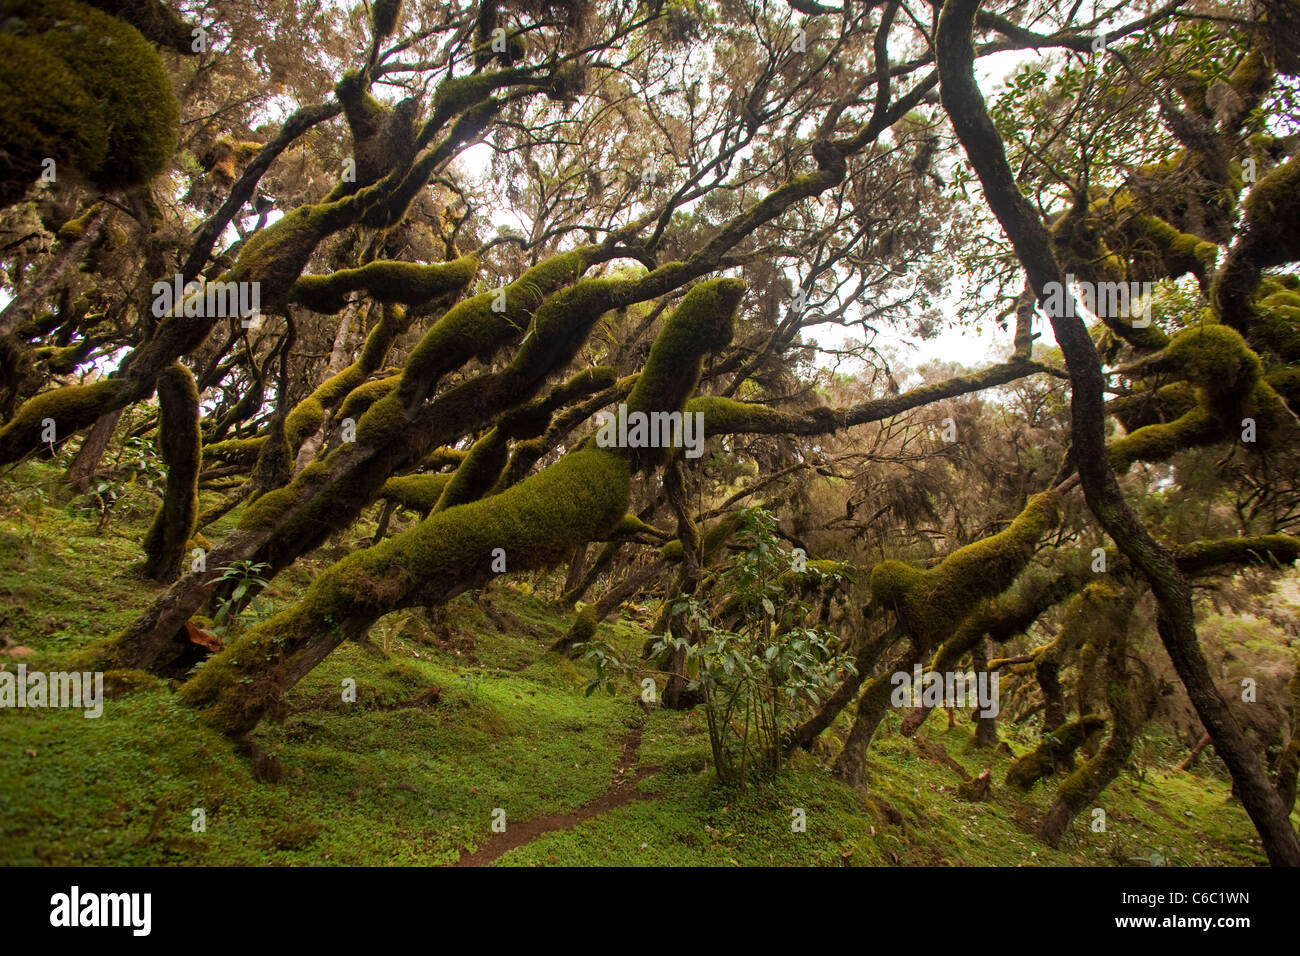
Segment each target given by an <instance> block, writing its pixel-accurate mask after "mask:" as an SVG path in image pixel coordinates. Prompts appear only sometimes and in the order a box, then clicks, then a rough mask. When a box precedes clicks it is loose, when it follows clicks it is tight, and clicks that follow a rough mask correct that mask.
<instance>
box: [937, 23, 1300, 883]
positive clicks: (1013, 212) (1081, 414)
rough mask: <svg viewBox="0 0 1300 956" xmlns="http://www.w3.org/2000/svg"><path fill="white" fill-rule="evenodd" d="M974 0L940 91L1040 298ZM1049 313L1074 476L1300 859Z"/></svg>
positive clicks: (1051, 279) (1288, 855) (1246, 793)
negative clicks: (991, 103) (1137, 574)
mask: <svg viewBox="0 0 1300 956" xmlns="http://www.w3.org/2000/svg"><path fill="white" fill-rule="evenodd" d="M978 9H979V0H946V2H945V3H944V5H943V10H942V13H941V14H940V17H939V27H938V30H937V33H936V44H935V46H936V51H937V53H936V60H937V65H938V68H939V80H940V97H941V100H942V102H943V106H944V110H945V112H946V113H947V114H948V118H949V120H950V121H951V122H952V125H953V129H954V131H955V132H956V134H957V138H958V139H959V140H960V141H961V144H962V146H963V148H964V149H965V152H966V155H967V158H968V159H969V160H970V162H971V165H972V166H973V167H974V168H975V171H976V173H977V174H978V176H979V178H980V182H981V184H982V185H983V187H984V194H985V197H986V199H987V200H988V204H989V208H990V209H991V210H992V211H993V213H994V215H996V216H997V218H998V221H999V222H1000V223H1001V224H1002V227H1003V230H1004V231H1005V232H1006V234H1007V238H1008V239H1010V240H1011V244H1012V246H1013V247H1014V248H1015V251H1016V256H1017V257H1018V258H1019V260H1020V262H1021V264H1022V265H1023V266H1024V268H1025V272H1026V274H1027V276H1028V278H1029V281H1030V284H1031V285H1032V287H1033V289H1034V293H1035V295H1036V296H1037V297H1038V299H1039V301H1043V302H1046V301H1049V296H1048V291H1047V286H1048V284H1049V283H1056V284H1057V286H1058V287H1059V288H1065V274H1064V272H1063V270H1062V269H1061V267H1060V265H1059V263H1058V262H1057V261H1056V258H1055V255H1054V253H1053V251H1052V240H1051V235H1050V234H1049V233H1048V231H1047V229H1046V227H1045V226H1044V225H1043V222H1042V220H1041V219H1040V218H1039V216H1038V213H1037V212H1036V211H1035V210H1034V208H1033V206H1031V205H1030V204H1029V202H1028V201H1027V200H1026V199H1025V198H1024V196H1022V195H1021V194H1020V191H1019V188H1018V186H1017V184H1016V181H1015V177H1014V175H1013V174H1012V171H1011V168H1010V166H1009V165H1008V164H1007V159H1006V152H1005V150H1004V149H1003V145H1002V139H1001V136H1000V135H999V134H998V131H997V128H996V127H995V126H994V125H993V121H992V120H991V119H990V118H989V114H988V110H987V108H986V107H985V104H984V99H983V95H982V94H981V92H980V89H979V86H978V84H977V83H976V82H975V74H974V58H975V49H974V41H973V38H972V33H971V31H972V26H973V23H974V19H975V14H976V12H977V10H978ZM1059 312H1060V314H1051V315H1050V316H1049V317H1050V319H1051V322H1052V328H1053V331H1054V332H1055V334H1056V341H1057V344H1058V345H1059V346H1060V348H1061V352H1062V354H1063V355H1064V356H1065V361H1066V365H1067V367H1068V369H1069V372H1070V382H1071V386H1072V391H1073V395H1072V400H1071V415H1072V419H1073V439H1074V448H1075V456H1076V461H1077V462H1078V466H1079V475H1080V477H1081V479H1082V481H1083V489H1084V496H1085V498H1086V499H1087V501H1088V507H1089V508H1090V509H1091V510H1092V513H1093V514H1094V515H1096V517H1097V520H1098V521H1099V522H1100V523H1101V526H1102V528H1103V529H1105V531H1106V533H1107V534H1108V535H1110V537H1111V540H1113V541H1114V542H1115V543H1116V544H1117V545H1118V546H1119V548H1120V550H1121V551H1122V552H1123V553H1124V554H1125V556H1126V557H1128V559H1129V560H1130V561H1132V562H1133V564H1134V566H1135V567H1136V568H1138V570H1140V571H1141V573H1142V574H1143V575H1144V576H1145V577H1146V579H1147V580H1148V582H1149V583H1150V585H1151V590H1152V592H1153V593H1154V594H1155V597H1156V600H1157V602H1158V604H1159V612H1158V621H1157V626H1158V629H1159V632H1160V638H1161V641H1162V642H1163V643H1164V645H1165V649H1166V651H1167V652H1168V653H1169V657H1170V659H1171V660H1172V661H1173V665H1174V669H1175V671H1177V673H1178V676H1179V678H1180V679H1181V680H1182V682H1183V686H1184V687H1185V688H1186V690H1187V695H1188V697H1189V698H1190V699H1191V701H1192V705H1193V706H1194V707H1195V708H1196V712H1197V714H1198V715H1199V716H1200V718H1201V723H1202V724H1204V726H1205V729H1206V730H1207V731H1208V732H1209V734H1210V736H1211V737H1212V738H1213V739H1214V744H1215V750H1216V751H1217V752H1218V754H1219V756H1220V757H1221V758H1222V759H1223V762H1224V763H1225V764H1227V766H1228V770H1229V771H1230V772H1231V774H1232V778H1233V781H1234V783H1235V784H1236V785H1237V791H1238V794H1239V795H1240V797H1241V801H1242V804H1243V805H1244V806H1245V808H1246V812H1247V813H1248V814H1249V815H1250V818H1251V820H1252V821H1253V822H1254V824H1255V826H1256V828H1257V829H1258V831H1259V834H1260V838H1261V840H1262V842H1263V844H1264V850H1265V852H1266V853H1267V854H1268V858H1269V860H1270V862H1272V863H1273V864H1274V865H1285V866H1300V837H1297V835H1296V831H1295V828H1294V827H1293V826H1292V825H1291V820H1290V815H1289V813H1288V812H1287V811H1286V809H1285V808H1284V807H1283V805H1282V800H1281V798H1280V797H1279V796H1278V793H1277V789H1276V788H1275V787H1274V786H1273V783H1272V781H1270V780H1269V779H1268V775H1267V773H1266V772H1265V770H1264V767H1263V765H1262V764H1261V762H1260V760H1259V756H1258V755H1257V754H1256V753H1255V752H1254V751H1253V749H1252V748H1251V747H1250V745H1249V743H1248V742H1247V740H1246V738H1245V735H1244V734H1243V733H1242V731H1241V727H1240V725H1238V723H1237V721H1236V720H1235V719H1234V718H1233V716H1232V714H1231V712H1230V711H1229V710H1228V707H1227V704H1226V703H1225V702H1224V701H1223V698H1221V697H1220V696H1219V694H1218V692H1217V690H1216V689H1215V687H1214V682H1213V680H1212V679H1211V677H1210V670H1209V667H1208V665H1207V664H1206V662H1205V657H1204V655H1203V654H1202V653H1201V649H1200V644H1199V641H1198V639H1197V635H1196V623H1195V618H1194V615H1193V612H1192V601H1191V590H1190V588H1189V587H1188V585H1187V582H1186V581H1185V580H1184V579H1183V577H1182V575H1181V574H1180V573H1179V571H1178V568H1177V567H1176V565H1175V564H1174V561H1173V558H1172V556H1171V555H1170V554H1169V553H1168V551H1167V550H1166V549H1164V548H1162V547H1161V546H1160V545H1159V544H1158V543H1157V542H1156V541H1155V540H1154V539H1153V538H1152V537H1151V535H1150V534H1149V533H1148V532H1147V530H1146V528H1145V527H1144V526H1143V525H1142V523H1141V522H1140V521H1139V520H1138V518H1137V516H1136V515H1135V514H1134V513H1133V511H1132V510H1131V509H1130V508H1129V507H1128V503H1127V502H1126V501H1125V500H1124V496H1123V493H1122V492H1121V491H1120V488H1119V484H1118V482H1117V481H1116V478H1115V473H1114V471H1113V470H1112V469H1111V466H1110V458H1109V454H1108V451H1107V448H1106V435H1105V384H1106V383H1105V379H1104V376H1103V375H1102V371H1101V364H1100V359H1099V357H1098V355H1097V349H1096V346H1095V344H1094V343H1093V341H1092V339H1091V337H1089V335H1088V330H1087V328H1086V327H1085V326H1084V324H1083V320H1082V319H1080V318H1079V317H1078V316H1077V315H1067V314H1065V310H1064V309H1063V308H1062V309H1060V310H1059Z"/></svg>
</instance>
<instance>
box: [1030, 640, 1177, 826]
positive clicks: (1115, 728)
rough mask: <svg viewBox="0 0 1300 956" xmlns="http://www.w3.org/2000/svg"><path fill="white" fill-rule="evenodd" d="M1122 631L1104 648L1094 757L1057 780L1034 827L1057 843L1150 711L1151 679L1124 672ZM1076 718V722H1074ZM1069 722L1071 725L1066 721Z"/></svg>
mask: <svg viewBox="0 0 1300 956" xmlns="http://www.w3.org/2000/svg"><path fill="white" fill-rule="evenodd" d="M1128 648H1129V642H1128V639H1127V635H1126V634H1123V633H1120V634H1116V635H1115V636H1114V637H1113V638H1112V639H1111V641H1110V646H1109V648H1108V649H1107V652H1106V702H1107V704H1108V706H1109V709H1110V735H1109V736H1108V737H1107V738H1106V742H1105V743H1104V744H1102V746H1101V749H1100V750H1098V751H1097V755H1096V756H1095V757H1092V758H1090V759H1089V760H1088V761H1087V762H1086V763H1084V764H1082V765H1080V766H1079V768H1078V769H1077V770H1075V771H1074V772H1073V773H1072V774H1070V775H1069V776H1068V777H1066V778H1065V779H1064V780H1063V781H1061V786H1060V787H1059V788H1058V790H1057V792H1056V802H1055V803H1053V804H1052V808H1051V809H1050V810H1049V811H1048V812H1047V816H1046V817H1044V818H1043V822H1042V823H1041V824H1040V825H1039V827H1038V838H1039V839H1040V840H1042V841H1043V842H1044V843H1047V844H1048V845H1050V846H1057V845H1059V844H1060V842H1061V838H1062V837H1063V836H1065V832H1066V830H1068V829H1069V828H1070V823H1071V821H1073V820H1074V818H1075V817H1076V816H1078V815H1079V814H1080V813H1082V812H1083V811H1084V810H1086V809H1088V808H1089V807H1091V806H1093V805H1094V804H1095V802H1096V800H1097V797H1098V796H1100V794H1101V792H1102V791H1103V790H1105V789H1106V787H1107V786H1108V785H1109V784H1110V783H1111V781H1113V780H1114V779H1115V778H1116V777H1117V776H1119V773H1120V771H1121V770H1123V769H1124V766H1125V764H1127V763H1128V759H1129V756H1130V755H1131V754H1132V753H1133V742H1134V740H1136V739H1137V735H1138V734H1139V733H1140V732H1141V731H1142V727H1143V726H1144V725H1145V724H1146V722H1147V721H1148V720H1150V719H1151V715H1152V714H1153V713H1154V712H1155V707H1156V694H1155V683H1154V681H1153V679H1152V677H1151V674H1150V672H1148V671H1146V668H1145V665H1142V669H1143V671H1144V673H1142V674H1140V675H1133V674H1130V671H1129V666H1128V660H1127V655H1128ZM1079 723H1082V721H1080V722H1079ZM1067 726H1075V725H1067Z"/></svg>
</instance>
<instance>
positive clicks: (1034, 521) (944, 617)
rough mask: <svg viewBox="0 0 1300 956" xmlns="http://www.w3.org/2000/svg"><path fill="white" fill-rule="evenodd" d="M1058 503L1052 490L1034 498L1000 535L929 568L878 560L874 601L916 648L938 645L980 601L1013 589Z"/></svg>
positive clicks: (1052, 521) (1053, 520)
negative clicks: (888, 611) (895, 620)
mask: <svg viewBox="0 0 1300 956" xmlns="http://www.w3.org/2000/svg"><path fill="white" fill-rule="evenodd" d="M1058 498H1059V496H1058V495H1057V494H1056V493H1055V492H1052V491H1045V492H1042V493H1041V494H1037V495H1034V496H1033V497H1032V498H1030V499H1029V501H1028V502H1027V503H1026V505H1025V508H1024V510H1023V511H1022V512H1021V513H1020V514H1019V515H1018V516H1017V517H1016V519H1015V520H1014V521H1012V522H1011V524H1010V525H1008V526H1007V527H1006V528H1005V529H1004V530H1002V531H1000V532H998V533H997V534H995V535H991V536H989V537H987V538H982V539H981V540H979V541H975V542H972V543H971V544H968V545H966V546H965V547H963V548H958V549H957V550H956V551H954V552H953V553H952V554H950V555H948V556H947V557H946V558H944V559H943V561H941V562H939V564H937V565H935V566H934V567H933V568H928V569H925V570H922V569H920V568H915V567H912V566H911V565H908V564H904V563H903V562H901V561H882V562H881V563H880V564H877V565H876V566H875V567H874V568H873V569H872V571H871V596H872V600H873V601H875V602H876V603H878V604H881V605H882V606H885V607H892V608H893V609H894V610H895V611H896V612H897V614H898V617H899V621H900V622H901V623H902V624H903V626H904V628H905V629H906V630H907V632H908V633H909V634H910V635H911V636H912V638H913V639H914V640H915V641H917V642H918V644H919V645H920V647H922V648H925V649H928V648H930V647H933V646H935V645H937V644H938V643H939V642H940V641H941V640H942V639H943V637H944V635H946V634H947V633H949V632H951V631H952V629H954V628H956V627H957V626H958V625H959V624H960V623H961V622H962V621H963V620H964V619H965V618H966V617H967V616H969V615H970V614H971V613H972V611H973V610H974V609H975V607H976V605H977V604H978V603H979V602H980V601H981V600H983V599H985V598H990V597H994V596H996V595H998V594H1001V593H1002V592H1003V591H1005V590H1006V589H1007V588H1009V587H1010V586H1011V584H1012V582H1013V581H1014V580H1015V579H1016V577H1017V576H1018V575H1019V574H1020V572H1021V571H1022V570H1024V567H1025V565H1026V564H1028V563H1029V560H1030V558H1032V557H1033V554H1034V551H1035V550H1036V549H1037V547H1038V542H1039V540H1040V539H1041V538H1042V537H1043V535H1045V534H1046V533H1047V532H1048V531H1050V530H1051V529H1052V528H1053V527H1055V525H1056V521H1057V511H1056V508H1057V500H1058Z"/></svg>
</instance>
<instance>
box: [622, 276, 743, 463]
mask: <svg viewBox="0 0 1300 956" xmlns="http://www.w3.org/2000/svg"><path fill="white" fill-rule="evenodd" d="M744 294H745V283H744V282H742V281H741V280H739V279H711V280H709V281H707V282H701V283H700V284H699V285H697V286H696V287H695V288H693V289H691V291H690V292H688V293H686V296H685V297H684V298H683V299H682V301H681V304H680V305H679V306H678V307H677V310H676V311H675V312H674V313H673V314H672V316H670V317H669V319H668V320H667V321H666V322H665V323H664V326H663V328H662V329H661V330H660V332H659V335H658V336H656V337H655V341H654V344H653V345H652V346H651V347H650V355H649V356H648V357H647V358H646V364H645V368H644V369H643V370H642V372H641V377H640V378H638V379H637V382H636V384H635V385H634V386H632V392H631V393H630V394H629V395H628V398H627V407H628V410H629V411H630V412H632V411H642V412H658V411H668V412H673V411H676V410H677V405H676V404H675V403H677V402H680V398H679V397H678V396H681V395H690V394H691V393H692V392H694V391H695V387H696V385H697V384H698V383H699V380H700V372H701V369H702V367H703V366H702V363H703V357H704V355H706V354H707V353H709V352H712V351H715V350H717V349H719V348H721V347H723V346H724V345H726V344H727V343H728V342H730V341H731V337H732V334H733V330H734V327H735V320H736V311H737V310H738V309H739V308H740V300H741V298H742V297H743V296H744ZM707 424H708V416H707V414H706V415H705V425H706V427H707ZM667 453H668V452H667V450H666V449H662V448H656V449H645V450H644V451H643V452H639V453H638V454H636V455H635V456H634V462H635V463H636V464H638V465H639V466H642V467H644V466H646V465H652V464H657V463H658V462H659V461H661V460H662V459H663V457H664V456H665V455H666V454H667Z"/></svg>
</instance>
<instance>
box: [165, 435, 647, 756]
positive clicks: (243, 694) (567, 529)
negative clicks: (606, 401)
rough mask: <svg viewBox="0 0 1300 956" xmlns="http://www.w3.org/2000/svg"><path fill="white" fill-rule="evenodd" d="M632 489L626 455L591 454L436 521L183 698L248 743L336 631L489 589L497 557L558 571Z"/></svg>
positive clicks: (346, 565)
mask: <svg viewBox="0 0 1300 956" xmlns="http://www.w3.org/2000/svg"><path fill="white" fill-rule="evenodd" d="M629 482H630V479H629V474H628V469H627V463H626V462H625V461H624V460H623V458H622V456H621V455H618V454H617V453H614V452H613V451H611V450H606V449H600V448H595V447H587V448H584V449H582V450H579V451H576V452H573V453H571V454H569V455H566V456H565V457H564V458H562V459H561V460H560V461H559V462H557V463H556V464H554V465H552V466H551V467H550V468H547V469H545V470H544V471H542V472H541V473H539V474H537V475H534V476H533V477H532V478H529V479H528V480H527V481H524V482H521V483H520V484H518V485H515V486H514V487H512V488H509V489H507V490H506V491H504V492H502V493H501V494H499V495H496V496H494V497H493V498H492V499H490V500H485V501H475V502H471V503H469V504H465V505H461V506H459V507H454V508H448V509H446V510H445V511H441V512H438V513H436V514H433V515H431V516H430V517H429V518H427V519H425V520H424V521H422V522H420V523H419V524H418V525H416V526H415V527H414V528H411V529H410V530H408V531H405V532H403V533H401V534H399V535H396V536H395V537H393V538H389V539H387V540H385V541H384V542H382V543H380V544H378V545H376V546H374V547H371V548H367V549H366V550H364V551H358V552H354V553H353V554H352V555H350V556H349V557H347V558H344V559H343V560H342V561H340V562H338V563H337V564H335V565H333V566H332V567H330V568H329V569H328V570H327V571H325V572H324V573H323V574H322V575H321V576H320V577H318V578H317V579H316V581H315V582H314V583H313V584H312V586H311V588H310V589H309V590H308V591H307V593H306V594H305V595H304V596H303V598H302V600H301V601H300V602H299V603H298V604H297V605H295V606H294V607H293V608H291V609H289V610H287V611H284V612H282V613H280V614H277V615H276V616H275V617H273V618H271V619H270V620H268V621H266V622H265V623H264V624H262V625H259V626H258V627H256V628H254V629H253V630H252V631H250V632H249V633H248V634H247V635H245V636H244V637H243V638H241V639H240V640H238V641H236V642H235V643H234V644H233V645H231V646H230V647H228V648H227V649H226V650H225V651H224V652H222V653H221V654H219V655H217V657H215V658H213V659H212V660H210V661H209V662H208V663H207V664H206V665H205V666H204V667H202V668H201V669H200V670H199V672H198V673H197V674H196V675H195V677H194V678H193V679H192V680H190V681H189V682H188V683H187V684H186V685H185V686H184V687H183V688H182V696H183V697H184V699H185V700H186V701H187V702H188V703H190V704H192V705H195V706H202V707H207V708H209V709H208V711H207V718H206V719H208V720H209V721H210V722H211V723H213V724H214V725H215V726H218V727H220V728H222V729H224V730H226V731H227V732H231V733H242V732H244V731H246V730H248V729H250V728H251V726H252V725H253V724H255V723H256V721H257V720H258V719H259V718H260V717H261V716H262V715H263V714H264V713H266V712H267V711H268V710H271V709H274V708H275V707H276V706H278V702H279V700H280V699H281V694H282V689H281V688H282V686H283V685H282V683H281V680H280V679H277V677H276V673H277V672H278V669H279V668H280V667H282V666H290V665H288V664H287V663H286V659H287V658H290V657H292V655H294V654H295V653H297V652H299V651H301V650H302V649H303V648H304V647H305V646H306V645H307V644H308V643H309V642H310V641H311V640H312V639H317V640H320V639H322V638H321V635H322V634H325V633H328V629H329V627H330V625H331V622H334V623H335V624H337V623H338V622H342V621H344V620H346V619H349V618H355V617H358V616H359V617H363V618H370V619H373V618H375V617H378V616H379V615H381V614H383V613H387V612H388V611H390V610H392V609H394V608H397V607H402V606H405V605H406V604H408V603H410V602H412V601H421V602H423V601H425V600H427V599H430V598H432V597H433V595H436V594H438V593H447V591H448V590H449V589H454V585H455V584H456V582H459V581H466V580H481V579H484V578H486V577H487V576H488V575H489V574H490V573H491V572H490V568H491V564H492V561H493V558H494V555H495V553H496V551H497V549H504V550H505V553H506V556H507V561H508V564H509V567H510V568H512V569H514V570H525V569H528V568H537V567H547V566H551V565H553V564H556V563H558V562H560V561H562V560H564V559H566V558H567V557H568V556H569V554H570V553H571V551H572V549H573V547H574V545H575V544H577V543H578V542H581V541H587V540H591V539H593V538H598V537H602V536H604V535H605V534H607V533H608V532H609V530H610V529H611V528H613V527H615V526H617V524H618V522H619V521H620V520H621V519H622V517H623V515H624V514H625V513H626V510H627V500H628V493H629ZM272 494H274V492H273V493H272ZM266 497H270V496H269V495H268V496H266ZM263 500H265V498H264V499H263ZM425 588H427V589H428V593H423V592H424V589H425ZM452 593H454V590H453V592H452ZM322 622H324V623H322ZM322 628H324V629H325V630H324V631H323V630H322ZM259 674H263V675H265V676H264V678H258V677H257V676H256V675H259Z"/></svg>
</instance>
